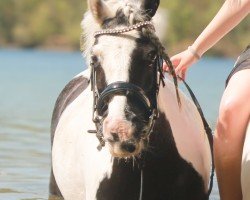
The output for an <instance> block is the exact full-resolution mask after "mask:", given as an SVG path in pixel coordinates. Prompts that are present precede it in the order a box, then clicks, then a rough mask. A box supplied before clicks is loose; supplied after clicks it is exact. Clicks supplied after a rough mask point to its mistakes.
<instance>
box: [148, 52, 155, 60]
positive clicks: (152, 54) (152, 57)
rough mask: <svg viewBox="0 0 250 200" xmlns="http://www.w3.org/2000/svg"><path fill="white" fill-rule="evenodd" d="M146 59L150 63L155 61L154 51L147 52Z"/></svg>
mask: <svg viewBox="0 0 250 200" xmlns="http://www.w3.org/2000/svg"><path fill="white" fill-rule="evenodd" d="M147 58H148V59H149V61H150V62H153V61H154V60H155V59H156V52H155V51H151V52H149V53H148V55H147Z"/></svg>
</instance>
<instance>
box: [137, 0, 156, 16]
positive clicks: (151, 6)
mask: <svg viewBox="0 0 250 200" xmlns="http://www.w3.org/2000/svg"><path fill="white" fill-rule="evenodd" d="M159 4H160V0H142V5H141V8H142V10H145V12H146V14H147V15H148V16H149V17H150V18H152V17H153V16H154V15H155V13H156V11H157V9H158V7H159Z"/></svg>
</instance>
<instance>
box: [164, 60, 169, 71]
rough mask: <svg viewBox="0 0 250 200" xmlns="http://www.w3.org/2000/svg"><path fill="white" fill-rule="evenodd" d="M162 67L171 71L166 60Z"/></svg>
mask: <svg viewBox="0 0 250 200" xmlns="http://www.w3.org/2000/svg"><path fill="white" fill-rule="evenodd" d="M162 69H163V71H166V72H168V71H169V67H168V65H167V63H166V62H163V66H162Z"/></svg>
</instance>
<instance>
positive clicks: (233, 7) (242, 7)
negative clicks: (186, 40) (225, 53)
mask: <svg viewBox="0 0 250 200" xmlns="http://www.w3.org/2000/svg"><path fill="white" fill-rule="evenodd" d="M249 12H250V0H226V1H225V3H224V4H223V6H222V7H221V9H220V10H219V12H218V13H217V14H216V16H215V17H214V19H213V20H212V21H211V22H210V24H209V25H208V26H207V27H206V28H205V29H204V31H203V32H202V33H201V34H200V36H199V37H198V38H197V39H196V40H195V42H194V44H193V45H192V48H193V49H194V50H195V51H196V52H197V53H198V55H200V56H202V55H203V54H204V53H205V52H206V51H207V50H208V49H210V48H211V47H212V46H213V45H214V44H216V43H217V42H218V41H219V40H220V39H221V38H222V37H223V36H225V35H226V34H227V33H228V32H229V31H231V30H232V29H233V28H234V27H235V26H236V25H238V24H239V23H240V22H241V21H242V19H244V18H245V17H246V16H247V15H248V14H249ZM249 34H250V33H249Z"/></svg>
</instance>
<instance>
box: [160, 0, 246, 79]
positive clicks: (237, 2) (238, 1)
mask: <svg viewBox="0 0 250 200" xmlns="http://www.w3.org/2000/svg"><path fill="white" fill-rule="evenodd" d="M249 12H250V0H226V1H225V3H224V4H223V6H222V7H221V9H220V10H219V12H218V13H217V14H216V16H215V17H214V19H213V20H212V21H211V22H210V23H209V25H208V26H207V27H206V28H205V29H204V31H203V32H202V33H201V34H200V35H199V37H198V38H197V39H196V40H195V42H194V43H193V45H191V46H190V47H189V48H188V49H187V50H185V51H183V52H181V53H179V54H177V55H175V56H173V57H172V58H171V61H172V63H173V65H174V67H175V68H176V73H177V74H178V75H179V76H181V77H182V78H185V74H186V70H187V68H188V67H190V66H191V65H192V64H194V63H195V62H196V61H197V60H198V58H199V57H201V56H202V55H203V54H204V53H205V52H206V51H207V50H208V49H210V48H211V47H212V46H213V45H214V44H216V43H217V42H218V41H219V40H220V39H221V38H222V37H223V36H225V35H226V34H227V33H228V32H229V31H231V30H232V29H233V28H234V27H235V26H236V25H237V24H239V23H240V22H241V21H242V19H243V18H245V17H246V16H247V15H248V14H249ZM164 69H165V70H167V66H166V65H164Z"/></svg>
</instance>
